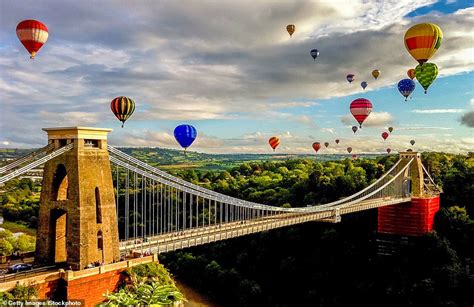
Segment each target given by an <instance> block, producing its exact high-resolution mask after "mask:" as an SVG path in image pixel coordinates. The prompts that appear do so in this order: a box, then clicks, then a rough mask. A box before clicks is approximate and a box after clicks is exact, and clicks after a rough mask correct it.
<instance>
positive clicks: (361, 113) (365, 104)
mask: <svg viewBox="0 0 474 307" xmlns="http://www.w3.org/2000/svg"><path fill="white" fill-rule="evenodd" d="M350 110H351V113H352V116H354V118H355V119H356V121H357V122H358V123H359V127H360V128H362V123H363V122H364V120H365V119H366V118H367V116H369V114H370V112H372V103H371V102H370V100H368V99H365V98H357V99H356V100H354V101H352V102H351V106H350Z"/></svg>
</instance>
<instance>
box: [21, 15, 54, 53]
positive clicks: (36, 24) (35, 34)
mask: <svg viewBox="0 0 474 307" xmlns="http://www.w3.org/2000/svg"><path fill="white" fill-rule="evenodd" d="M16 35H17V36H18V39H19V40H20V42H21V43H22V44H23V46H25V48H26V50H28V52H29V53H30V55H31V56H30V58H31V59H34V58H35V55H36V53H37V52H38V50H40V49H41V47H42V46H43V44H44V43H46V41H47V40H48V28H47V27H46V26H45V25H44V23H42V22H40V21H37V20H32V19H28V20H23V21H22V22H20V23H19V24H18V25H17V26H16Z"/></svg>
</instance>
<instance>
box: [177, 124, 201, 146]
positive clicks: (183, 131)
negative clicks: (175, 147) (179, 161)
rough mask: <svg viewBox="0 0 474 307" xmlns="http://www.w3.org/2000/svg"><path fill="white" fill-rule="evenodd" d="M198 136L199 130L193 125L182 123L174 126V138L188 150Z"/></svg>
mask: <svg viewBox="0 0 474 307" xmlns="http://www.w3.org/2000/svg"><path fill="white" fill-rule="evenodd" d="M196 137H197V130H196V128H194V127H193V126H191V125H186V124H182V125H179V126H177V127H176V128H174V138H175V139H176V141H177V142H178V143H179V145H181V147H183V148H184V150H186V149H187V148H188V147H189V146H191V144H192V143H193V142H194V140H195V139H196Z"/></svg>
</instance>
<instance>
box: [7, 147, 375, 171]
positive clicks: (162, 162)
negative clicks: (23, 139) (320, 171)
mask: <svg viewBox="0 0 474 307" xmlns="http://www.w3.org/2000/svg"><path fill="white" fill-rule="evenodd" d="M119 149H120V150H121V151H123V152H125V153H127V154H129V155H132V156H134V157H136V158H137V159H140V160H141V161H143V162H146V163H148V164H151V165H154V166H159V167H160V168H161V169H176V168H179V169H184V168H190V169H205V170H224V169H229V168H232V167H234V166H238V165H240V164H242V163H244V162H260V161H268V160H287V159H311V160H318V161H334V160H342V159H346V158H349V157H351V155H349V154H317V155H316V154H312V155H311V154H303V155H297V154H280V153H277V154H242V153H238V154H207V153H199V152H195V151H187V152H186V153H184V151H182V150H176V149H165V148H157V147H120V148H119ZM34 150H36V149H34V148H32V149H0V165H3V164H6V163H7V161H10V160H14V159H18V158H19V157H22V156H24V155H27V154H28V153H30V152H32V151H34ZM358 156H359V157H361V158H375V157H377V156H380V155H379V154H362V155H358Z"/></svg>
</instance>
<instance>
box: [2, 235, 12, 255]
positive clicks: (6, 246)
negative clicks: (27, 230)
mask: <svg viewBox="0 0 474 307" xmlns="http://www.w3.org/2000/svg"><path fill="white" fill-rule="evenodd" d="M12 252H13V245H12V244H11V243H10V242H9V241H8V240H6V239H0V255H2V256H8V255H11V253H12Z"/></svg>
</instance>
